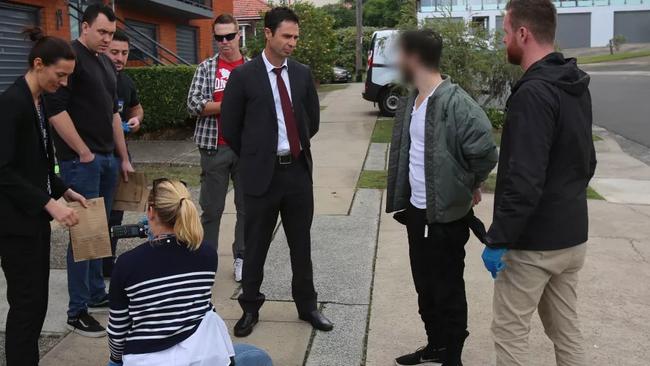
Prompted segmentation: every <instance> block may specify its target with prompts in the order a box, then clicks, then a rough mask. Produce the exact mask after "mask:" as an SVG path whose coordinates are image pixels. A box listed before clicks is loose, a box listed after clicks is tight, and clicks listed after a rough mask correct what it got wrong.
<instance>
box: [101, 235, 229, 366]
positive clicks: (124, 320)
mask: <svg viewBox="0 0 650 366" xmlns="http://www.w3.org/2000/svg"><path fill="white" fill-rule="evenodd" d="M216 271H217V254H216V253H215V251H214V250H213V249H211V248H210V247H209V246H208V245H201V247H200V248H199V249H198V250H196V251H190V250H188V249H187V248H186V247H185V245H182V244H179V243H178V242H177V241H176V238H175V237H169V238H165V239H161V240H158V241H154V242H147V243H144V244H142V245H140V246H138V247H137V248H135V249H133V250H131V251H129V252H127V253H124V254H122V255H121V256H120V257H119V258H118V260H117V262H116V264H115V268H114V270H113V275H112V277H111V285H110V291H109V297H110V316H109V320H108V338H109V347H110V351H111V360H112V361H114V362H118V363H119V362H121V361H122V355H123V354H143V353H152V352H159V351H162V350H165V349H168V348H170V347H173V346H175V345H176V344H178V343H180V342H182V341H184V340H185V339H187V338H189V337H190V336H191V335H192V334H193V333H194V331H195V330H196V329H197V328H198V326H199V324H200V323H201V320H202V319H203V317H204V316H205V314H206V313H207V312H209V311H213V310H214V308H213V306H212V303H211V301H210V298H211V289H212V285H213V284H214V277H215V274H216Z"/></svg>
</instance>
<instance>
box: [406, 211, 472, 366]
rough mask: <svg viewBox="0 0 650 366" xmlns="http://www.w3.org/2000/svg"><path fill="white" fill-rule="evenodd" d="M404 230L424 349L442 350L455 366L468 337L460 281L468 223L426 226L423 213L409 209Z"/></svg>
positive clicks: (463, 284) (463, 220)
mask: <svg viewBox="0 0 650 366" xmlns="http://www.w3.org/2000/svg"><path fill="white" fill-rule="evenodd" d="M406 228H407V231H408V240H409V256H410V259H411V271H412V274H413V281H414V282H415V290H416V292H417V294H418V307H419V312H420V317H421V318H422V321H423V322H424V328H425V330H426V333H427V337H428V346H429V347H431V348H435V349H438V348H446V349H447V352H446V354H447V356H446V357H447V360H446V362H449V364H450V365H456V364H459V363H460V357H461V353H462V348H463V344H464V341H465V338H466V337H467V335H468V334H469V333H468V332H467V299H466V295H465V281H464V279H463V272H464V270H465V244H466V243H467V241H468V240H469V221H468V220H467V219H466V218H463V219H460V220H457V221H453V222H449V223H434V224H427V219H426V210H422V209H418V208H416V207H414V206H412V205H409V207H408V209H407V225H406ZM427 231H428V233H427Z"/></svg>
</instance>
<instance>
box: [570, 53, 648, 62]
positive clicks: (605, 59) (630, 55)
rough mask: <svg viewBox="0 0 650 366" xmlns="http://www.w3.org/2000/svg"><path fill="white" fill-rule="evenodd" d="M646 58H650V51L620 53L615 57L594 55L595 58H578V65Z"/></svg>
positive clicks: (614, 55)
mask: <svg viewBox="0 0 650 366" xmlns="http://www.w3.org/2000/svg"><path fill="white" fill-rule="evenodd" d="M646 56H650V50H644V51H628V52H619V53H615V54H613V55H610V54H605V55H594V56H581V57H578V64H580V65H586V64H597V63H600V62H612V61H621V60H627V59H630V58H637V57H646Z"/></svg>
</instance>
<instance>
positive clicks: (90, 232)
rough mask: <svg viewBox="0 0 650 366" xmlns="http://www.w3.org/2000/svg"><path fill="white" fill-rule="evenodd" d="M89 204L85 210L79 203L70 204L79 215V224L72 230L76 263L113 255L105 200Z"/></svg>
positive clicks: (100, 199)
mask: <svg viewBox="0 0 650 366" xmlns="http://www.w3.org/2000/svg"><path fill="white" fill-rule="evenodd" d="M87 202H88V208H84V207H83V206H81V204H80V203H79V202H70V203H68V205H69V206H70V207H72V208H73V209H75V211H77V215H79V224H77V225H75V226H73V227H71V228H70V241H71V242H72V254H73V256H74V261H75V262H80V261H85V260H89V259H98V258H106V257H110V256H112V255H113V254H112V253H111V240H110V236H109V233H108V220H107V219H106V208H105V206H104V198H103V197H99V198H95V199H90V200H88V201H87Z"/></svg>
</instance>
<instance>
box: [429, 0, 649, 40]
mask: <svg viewBox="0 0 650 366" xmlns="http://www.w3.org/2000/svg"><path fill="white" fill-rule="evenodd" d="M506 3H507V1H506V0H419V1H418V19H419V20H420V21H424V20H427V19H432V18H439V17H442V16H449V15H451V17H452V18H457V19H459V20H460V19H464V20H465V21H473V22H476V23H479V24H482V25H483V26H484V27H485V28H487V29H490V30H495V29H501V28H502V27H503V12H504V9H505V6H506ZM554 3H555V6H556V8H557V12H558V29H557V37H556V38H557V42H558V44H559V46H560V47H561V48H577V47H602V46H606V45H607V44H608V42H609V40H610V39H612V38H613V37H614V36H615V35H623V36H624V37H625V39H626V41H627V42H628V43H646V42H650V0H573V1H555V2H554Z"/></svg>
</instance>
